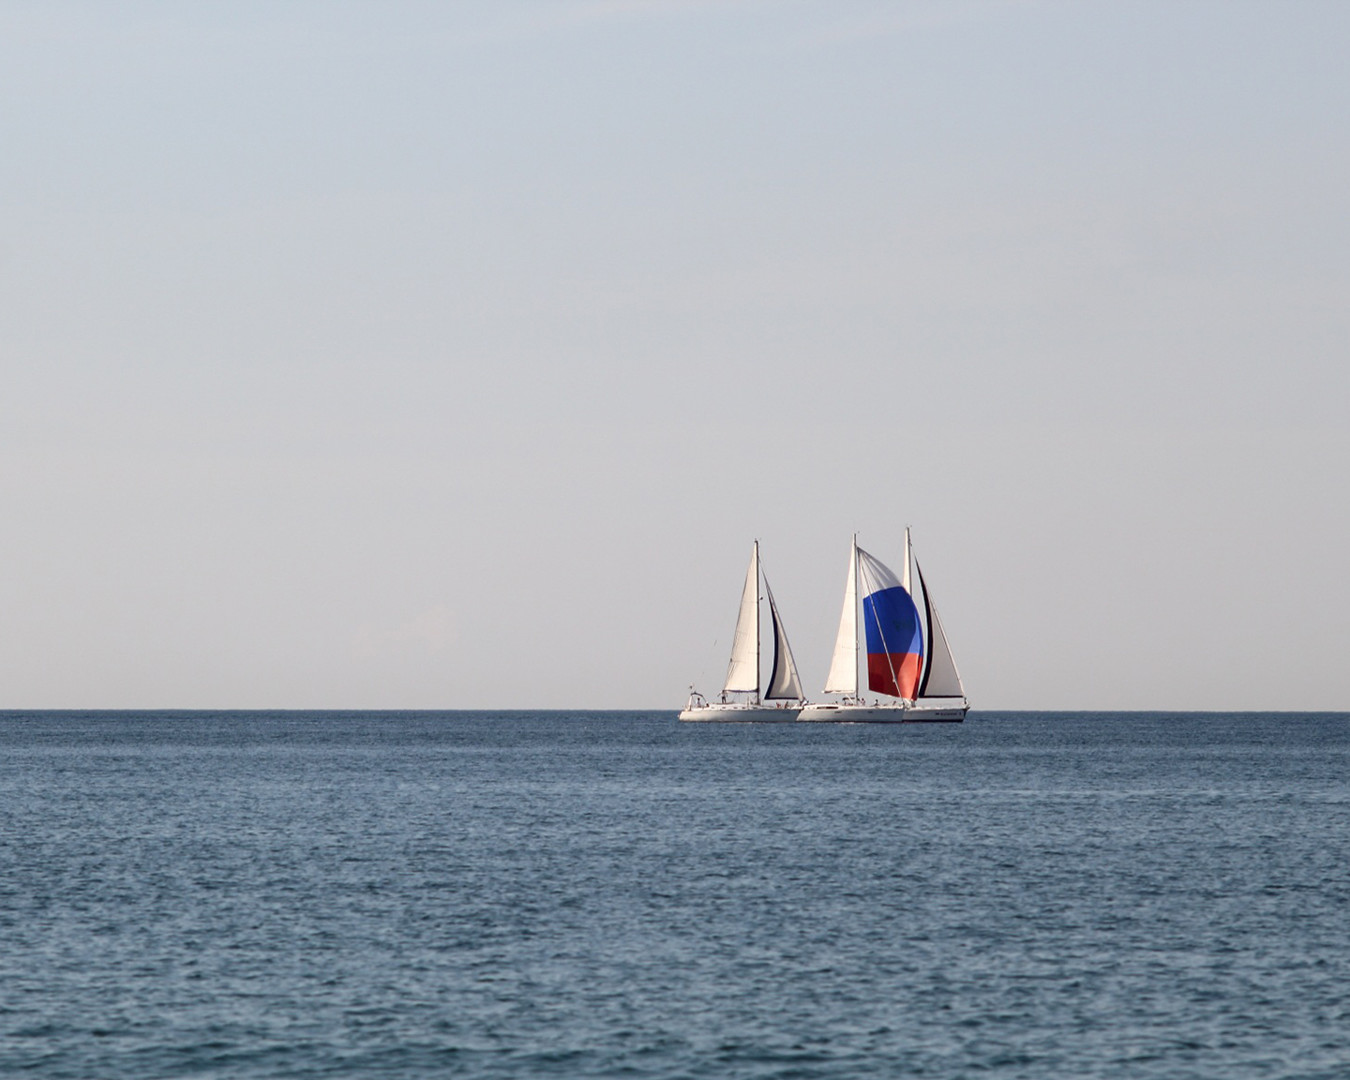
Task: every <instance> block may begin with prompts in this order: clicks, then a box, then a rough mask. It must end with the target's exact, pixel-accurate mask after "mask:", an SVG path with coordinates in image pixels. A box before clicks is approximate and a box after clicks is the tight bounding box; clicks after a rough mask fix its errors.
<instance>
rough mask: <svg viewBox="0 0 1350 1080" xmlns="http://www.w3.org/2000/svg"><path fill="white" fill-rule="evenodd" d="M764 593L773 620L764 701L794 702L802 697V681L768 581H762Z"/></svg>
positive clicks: (766, 579)
mask: <svg viewBox="0 0 1350 1080" xmlns="http://www.w3.org/2000/svg"><path fill="white" fill-rule="evenodd" d="M764 592H765V594H766V595H767V596H768V598H769V617H770V618H771V619H772V620H773V667H772V668H771V669H770V672H769V685H768V686H767V687H765V689H764V698H765V700H766V701H773V700H784V699H785V700H796V699H798V698H801V697H803V696H804V695H803V694H802V681H801V679H799V678H798V677H797V665H796V663H795V662H794V661H793V659H792V646H791V645H789V644H788V639H787V633H786V632H785V631H784V630H783V622H782V620H781V619H779V617H778V605H777V604H775V603H774V602H773V590H772V589H771V588H769V579H768V578H767V577H766V578H765V579H764Z"/></svg>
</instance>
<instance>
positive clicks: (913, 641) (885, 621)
mask: <svg viewBox="0 0 1350 1080" xmlns="http://www.w3.org/2000/svg"><path fill="white" fill-rule="evenodd" d="M863 626H864V627H865V628H866V630H867V652H868V655H869V656H870V655H872V654H873V653H890V654H892V655H894V654H896V653H914V654H916V655H917V654H918V653H920V652H921V651H922V649H923V635H922V634H921V633H920V631H919V609H918V608H916V607H915V606H914V601H913V599H912V598H911V597H910V595H909V593H907V592H906V591H905V590H904V588H903V587H902V586H900V585H894V586H892V587H891V588H889V589H880V590H878V591H877V592H874V593H868V594H867V596H865V597H863Z"/></svg>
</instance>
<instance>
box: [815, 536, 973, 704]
mask: <svg viewBox="0 0 1350 1080" xmlns="http://www.w3.org/2000/svg"><path fill="white" fill-rule="evenodd" d="M911 566H913V574H912V575H911V572H910V568H911ZM915 578H917V579H918V586H919V587H918V590H917V591H918V594H919V599H918V600H917V601H916V599H915V589H914V587H913V581H914V579H915ZM859 616H861V618H862V623H863V633H862V637H861V640H860V638H859V635H858V619H859ZM860 645H863V646H865V648H866V673H867V689H868V690H870V691H873V692H874V693H876V694H879V695H882V697H881V698H873V699H872V701H871V702H868V701H866V700H865V699H864V698H863V696H862V695H861V693H860V692H859V678H858V669H859V662H860V660H861V659H862V656H861V655H860V651H861V650H860V648H859V646H860ZM825 693H827V694H837V695H840V696H839V697H838V698H837V699H836V700H834V701H828V702H822V703H820V704H816V705H807V706H805V707H804V708H803V709H802V710H801V712H800V713H798V715H797V719H798V720H805V721H816V722H821V721H826V722H828V721H833V722H835V723H873V724H878V723H892V724H901V723H916V722H920V721H948V722H959V721H961V720H964V719H965V717H966V712H967V711H968V710H969V708H970V702H969V701H968V700H967V699H966V693H965V689H964V688H963V687H962V685H961V675H960V673H959V672H958V671H957V670H956V660H955V659H954V658H953V657H952V650H951V646H950V645H948V644H947V635H946V632H945V631H944V630H943V629H942V620H941V618H939V617H938V613H937V607H936V606H935V605H934V603H933V595H932V593H930V592H929V591H928V589H927V587H926V586H925V584H924V580H923V571H922V570H920V569H919V564H918V561H917V560H916V559H914V557H913V552H912V550H911V548H910V542H909V530H908V529H906V530H905V553H904V563H903V569H902V571H901V574H900V576H899V577H898V578H897V577H896V575H895V573H894V572H893V571H892V570H891V568H890V567H888V566H887V565H886V564H885V563H883V562H881V561H880V560H879V559H877V558H876V557H874V556H872V555H870V554H868V553H867V552H866V551H864V550H863V549H862V548H860V547H858V539H857V537H856V536H855V537H854V538H853V547H852V550H851V551H850V552H849V564H848V582H847V584H846V585H845V587H844V610H843V611H842V612H841V613H840V616H839V633H838V636H837V637H836V638H835V643H834V659H833V660H832V662H831V664H830V674H829V677H828V678H827V679H826V680H825ZM883 699H889V700H883Z"/></svg>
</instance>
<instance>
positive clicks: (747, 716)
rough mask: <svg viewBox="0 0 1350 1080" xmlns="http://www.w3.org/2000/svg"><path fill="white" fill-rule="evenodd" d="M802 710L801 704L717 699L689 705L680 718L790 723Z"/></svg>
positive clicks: (727, 722)
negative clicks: (754, 702) (765, 703)
mask: <svg viewBox="0 0 1350 1080" xmlns="http://www.w3.org/2000/svg"><path fill="white" fill-rule="evenodd" d="M800 711H801V706H799V705H741V704H737V703H732V702H726V703H723V702H720V701H715V702H709V703H708V704H706V705H691V706H689V707H688V708H686V709H684V710H683V711H681V713H680V719H681V720H685V721H690V722H698V723H721V724H790V723H792V722H793V721H794V720H796V719H797V714H798V712H800Z"/></svg>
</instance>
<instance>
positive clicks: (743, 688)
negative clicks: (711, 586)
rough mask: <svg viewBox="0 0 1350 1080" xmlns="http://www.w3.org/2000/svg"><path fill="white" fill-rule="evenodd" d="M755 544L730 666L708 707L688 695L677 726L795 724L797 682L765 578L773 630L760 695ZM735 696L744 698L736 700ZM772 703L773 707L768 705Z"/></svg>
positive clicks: (700, 698) (798, 699)
mask: <svg viewBox="0 0 1350 1080" xmlns="http://www.w3.org/2000/svg"><path fill="white" fill-rule="evenodd" d="M759 582H760V568H759V541H758V540H756V541H755V546H754V550H753V551H751V553H750V569H749V570H747V571H746V574H745V588H744V589H742V590H741V610H740V613H739V614H738V615H737V616H736V633H735V636H734V637H733V638H732V640H731V662H730V663H729V664H728V665H727V677H726V681H725V682H724V683H723V684H722V693H721V696H720V698H719V699H718V700H717V701H708V700H707V699H706V698H704V696H703V695H702V694H700V693H698V692H697V691H696V690H693V689H692V688H691V689H690V693H689V703H688V704H687V705H686V706H685V707H684V711H683V712H681V713H680V719H681V720H724V721H726V720H735V721H741V722H746V721H759V722H765V721H767V722H776V721H785V720H795V719H797V712H798V710H799V709H800V708H801V706H802V682H801V679H799V678H798V677H797V665H796V664H795V663H794V662H793V660H792V648H791V646H789V645H788V639H787V634H786V633H785V632H784V630H783V622H782V620H781V619H780V618H779V617H778V605H777V604H775V603H774V600H773V590H772V589H771V588H769V579H768V578H767V577H765V578H764V594H765V596H766V597H767V598H768V601H769V620H770V622H771V623H772V625H773V664H772V665H771V667H770V669H769V682H768V685H767V686H765V688H764V693H763V694H762V695H761V694H760V691H759V652H760V648H759V601H760V596H759ZM737 695H749V696H748V697H746V696H739V697H738V696H737ZM770 702H774V703H775V704H769V703H770Z"/></svg>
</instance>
